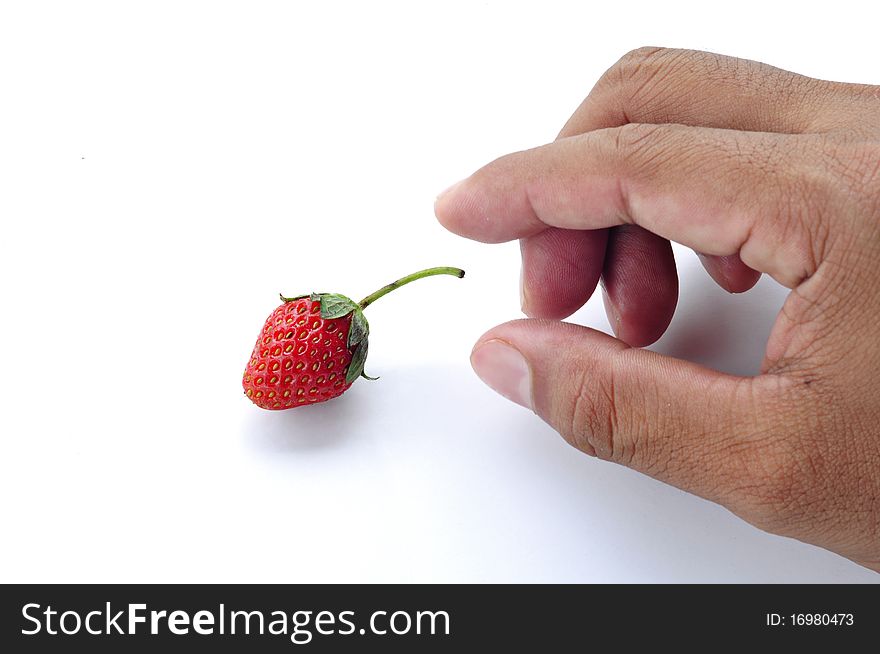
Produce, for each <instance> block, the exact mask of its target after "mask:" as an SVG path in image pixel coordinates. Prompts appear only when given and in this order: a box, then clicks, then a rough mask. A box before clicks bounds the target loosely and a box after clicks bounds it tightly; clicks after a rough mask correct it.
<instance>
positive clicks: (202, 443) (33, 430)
mask: <svg viewBox="0 0 880 654" xmlns="http://www.w3.org/2000/svg"><path fill="white" fill-rule="evenodd" d="M598 4H599V6H592V3H587V2H571V3H554V2H546V1H545V2H541V3H529V4H526V5H519V4H514V3H509V2H504V3H502V2H463V3H456V2H450V1H449V0H445V1H444V2H443V3H435V4H433V5H428V4H426V3H414V2H409V3H403V2H401V3H399V4H385V3H377V2H369V3H355V2H352V3H338V2H324V3H317V2H314V3H294V2H281V3H268V2H237V3H230V2H206V3H192V2H155V1H154V2H148V3H147V2H144V3H118V2H107V3H83V2H77V3H68V2H63V3H56V4H47V3H41V2H28V3H15V6H11V5H12V3H5V4H4V5H3V8H2V9H0V117H2V118H0V221H2V240H0V273H2V280H3V281H2V284H3V286H2V302H3V307H4V312H5V318H3V319H2V322H0V334H2V339H0V355H2V364H3V374H2V377H0V392H2V398H3V400H2V402H3V404H2V415H0V432H2V444H0V448H2V449H0V520H2V536H0V580H2V581H96V582H97V581H132V582H134V581H142V582H143V581H188V582H189V581H192V582H194V581H217V582H219V581H261V582H276V581H277V582H305V581H314V582H330V581H388V582H390V581H530V582H531V581H603V582H604V581H624V582H636V581H644V582H655V581H770V582H776V581H820V582H825V581H829V582H830V581H841V582H843V581H846V582H860V581H867V582H870V581H877V576H876V575H874V574H873V573H870V572H868V571H867V570H865V569H862V568H860V567H858V566H856V565H854V564H852V563H850V562H848V561H846V560H844V559H842V558H840V557H838V556H836V555H833V554H830V553H828V552H825V551H822V550H819V549H817V548H814V547H811V546H807V545H804V544H801V543H798V542H794V541H791V540H788V539H783V538H778V537H775V536H770V535H768V534H765V533H763V532H759V531H757V530H756V529H754V528H752V527H751V526H749V525H747V524H746V523H744V522H741V521H740V520H738V519H737V518H735V517H734V516H732V515H731V514H729V513H728V512H726V511H725V510H724V509H721V508H719V507H717V506H715V505H712V504H709V503H707V502H704V501H702V500H699V499H697V498H695V497H692V496H689V495H686V494H684V493H682V492H679V491H677V490H676V489H674V488H671V487H668V486H665V485H663V484H660V483H658V482H655V481H653V480H651V479H648V478H645V477H642V476H640V475H638V474H636V473H634V472H631V471H629V470H626V469H624V468H620V467H617V466H614V465H612V464H608V463H603V462H600V461H596V460H593V459H590V458H588V457H587V456H584V455H581V454H579V453H578V452H577V451H575V450H573V449H571V448H570V447H569V446H568V445H566V444H565V443H564V442H563V441H562V440H561V439H560V438H558V437H557V436H556V435H555V434H554V432H552V430H550V429H549V428H548V427H546V426H545V425H544V424H543V423H542V422H541V421H540V420H539V419H538V418H536V417H535V416H533V415H531V414H530V413H528V412H526V411H524V410H522V409H520V408H518V407H516V406H513V405H511V404H509V403H508V402H506V401H504V400H503V399H502V398H500V397H499V396H496V395H495V394H494V393H493V392H492V391H490V390H489V389H487V388H486V387H484V386H483V385H482V384H481V383H480V382H479V381H478V380H477V379H476V377H475V376H474V375H473V373H472V371H471V369H470V367H469V364H468V355H469V352H470V348H471V345H472V343H473V342H474V340H475V339H476V338H477V337H478V336H479V335H480V334H481V333H482V332H483V331H484V330H486V329H488V328H489V327H490V326H492V325H494V324H496V323H499V322H502V321H505V320H508V319H511V318H515V317H518V316H519V315H520V314H519V306H518V291H517V279H518V274H519V255H518V248H517V246H516V245H515V244H508V245H503V246H485V245H479V244H476V243H470V242H466V241H464V240H461V239H458V238H456V237H454V236H452V235H450V234H448V233H446V232H445V231H444V230H443V229H442V228H441V227H440V226H439V225H438V224H437V223H436V222H435V220H434V218H433V211H432V204H433V200H434V197H435V195H436V194H437V193H438V192H439V191H440V190H442V189H443V188H444V187H446V186H447V185H448V184H450V183H452V182H454V181H456V180H457V179H458V178H460V177H463V176H464V175H466V174H468V173H470V172H471V171H472V170H473V169H475V168H477V167H478V166H480V165H482V164H483V163H485V162H487V161H489V160H491V159H493V158H495V157H497V156H500V155H501V154H504V153H507V152H509V151H513V150H517V149H522V148H526V147H531V146H534V145H538V144H540V143H543V142H546V141H549V140H552V139H553V137H554V136H555V134H556V132H557V130H558V129H559V128H560V126H561V125H562V124H563V122H564V121H565V119H566V118H567V117H568V116H569V114H570V113H571V112H572V111H573V110H574V108H575V107H576V106H577V104H578V103H579V102H580V100H581V99H582V98H583V96H584V95H585V94H586V93H587V92H588V91H589V89H590V87H591V86H592V84H593V82H594V81H595V80H596V79H597V78H598V77H599V76H600V75H601V73H602V72H603V71H604V70H605V69H606V68H607V67H608V66H610V65H611V64H612V63H613V62H614V61H615V60H616V59H617V58H618V57H619V56H621V55H622V54H624V53H625V52H626V51H627V50H630V49H632V48H635V47H638V46H642V45H665V46H677V47H690V48H699V49H709V50H714V51H719V52H723V53H726V54H734V55H738V56H743V57H748V58H753V59H760V60H764V61H767V62H769V63H772V64H775V65H777V66H780V67H783V68H788V69H792V70H796V71H798V72H802V73H806V74H809V75H812V76H817V77H825V78H831V79H837V80H846V81H862V82H873V83H877V82H880V79H878V71H877V66H876V64H877V50H876V47H877V31H876V30H877V25H878V18H880V16H878V13H880V11H878V9H876V8H871V6H872V4H871V3H864V2H862V3H847V2H835V3H831V4H821V5H820V4H819V3H815V5H812V4H810V5H808V4H806V3H799V4H797V5H795V4H794V3H770V2H736V3H727V4H718V3H705V2H694V3H678V4H676V3H659V2H628V3H625V7H624V6H623V5H621V4H620V3H598ZM783 6H788V7H790V8H789V9H784V8H783ZM811 7H815V9H811ZM871 14H873V15H871ZM678 254H679V255H680V256H679V263H680V267H681V273H682V284H681V301H680V305H679V310H678V313H677V314H676V317H675V320H674V322H673V324H672V327H671V329H670V330H669V332H668V334H667V335H666V336H665V337H664V338H663V339H662V340H661V341H660V343H659V344H658V345H657V346H656V348H657V349H658V350H660V351H663V352H667V353H671V354H675V355H678V356H685V357H688V358H691V359H694V360H698V361H701V362H704V363H707V364H709V365H715V366H717V367H721V368H723V369H725V370H729V371H734V372H740V373H752V372H754V371H756V369H757V366H758V364H759V361H760V357H761V353H762V350H763V344H764V341H765V339H766V336H767V333H768V331H769V329H770V326H771V324H772V321H773V317H774V314H775V312H776V311H777V310H778V308H779V306H780V305H781V302H782V299H783V297H784V293H783V291H782V290H781V289H780V288H779V287H777V286H775V285H774V284H773V283H772V282H770V281H768V280H763V281H762V282H761V283H760V284H759V286H758V287H757V288H756V289H755V290H754V291H752V292H751V293H749V294H747V295H745V296H737V297H732V296H728V295H726V294H725V293H723V292H722V291H720V290H718V289H717V288H715V287H714V286H713V285H712V284H711V283H710V282H709V281H708V277H707V276H706V275H705V274H704V273H703V272H702V270H701V269H700V268H699V266H698V265H697V264H696V259H695V257H693V255H692V254H690V253H689V252H685V251H678ZM433 265H458V266H461V267H463V268H465V269H466V270H467V272H468V276H467V277H466V278H465V279H464V280H462V281H458V280H455V279H452V278H433V279H429V280H423V281H421V282H419V286H418V287H417V286H416V285H413V286H410V287H408V288H406V289H403V290H400V291H398V292H397V293H395V294H393V295H391V296H388V297H387V298H384V299H383V300H382V301H381V302H379V303H377V304H376V305H374V306H372V307H371V308H370V309H369V311H368V313H369V318H370V321H371V326H372V330H373V338H372V342H371V348H370V350H371V357H370V360H369V361H368V364H367V371H368V372H369V373H371V374H373V375H381V377H382V379H381V380H380V381H378V382H375V383H368V382H364V381H359V382H357V383H356V384H355V386H354V387H353V388H352V389H351V390H350V392H348V393H347V394H346V395H345V397H344V398H342V399H339V400H336V401H333V402H330V403H327V404H324V405H320V406H315V407H310V408H305V409H299V410H294V411H288V412H281V413H274V412H273V413H270V412H264V411H261V410H259V409H257V408H255V407H254V406H253V405H251V404H250V403H249V402H248V401H247V400H246V399H245V398H244V397H243V396H242V394H241V388H240V378H241V373H242V370H243V367H244V365H245V362H246V359H247V356H248V354H249V353H250V350H251V347H252V346H253V342H254V340H255V338H256V335H257V332H258V331H259V328H260V326H261V324H262V321H263V319H264V318H265V317H266V315H268V314H269V312H270V311H271V310H272V309H273V308H274V307H275V306H276V304H277V299H276V298H277V293H278V292H279V291H284V292H285V293H287V294H298V293H304V292H308V291H312V290H316V291H325V290H326V291H336V292H341V293H345V294H347V295H352V296H354V297H356V298H357V297H361V296H363V295H365V294H367V293H369V292H370V291H372V290H374V289H375V288H378V287H379V286H381V285H382V284H384V283H386V282H388V281H391V280H392V279H394V278H396V277H399V276H400V275H402V274H406V273H409V272H411V271H414V270H417V269H420V268H424V267H428V266H433ZM597 300H598V298H594V299H593V300H592V301H591V302H590V303H589V304H588V305H587V307H586V308H585V309H584V310H582V311H581V312H579V313H578V314H576V315H575V316H574V317H573V318H572V320H574V321H576V322H580V323H583V324H587V325H590V326H593V327H596V328H599V329H607V323H606V321H605V318H604V315H603V314H602V311H601V301H600V300H598V301H597Z"/></svg>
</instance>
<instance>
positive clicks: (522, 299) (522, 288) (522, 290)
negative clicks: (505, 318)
mask: <svg viewBox="0 0 880 654" xmlns="http://www.w3.org/2000/svg"><path fill="white" fill-rule="evenodd" d="M519 306H520V309H522V312H523V313H524V314H526V315H529V311H528V309H527V308H526V284H525V280H524V279H523V269H522V268H520V269H519Z"/></svg>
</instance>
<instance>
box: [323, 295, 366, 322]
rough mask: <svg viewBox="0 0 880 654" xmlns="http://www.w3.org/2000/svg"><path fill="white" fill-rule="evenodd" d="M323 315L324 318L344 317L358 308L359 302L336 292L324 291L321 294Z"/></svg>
mask: <svg viewBox="0 0 880 654" xmlns="http://www.w3.org/2000/svg"><path fill="white" fill-rule="evenodd" d="M320 298H321V317H322V318H342V316H347V315H348V314H350V313H351V312H352V311H354V310H355V309H357V308H358V305H357V303H356V302H355V301H354V300H352V299H350V298H347V297H345V296H344V295H337V294H336V293H322V294H321V296H320Z"/></svg>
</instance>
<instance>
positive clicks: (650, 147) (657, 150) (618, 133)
mask: <svg viewBox="0 0 880 654" xmlns="http://www.w3.org/2000/svg"><path fill="white" fill-rule="evenodd" d="M675 130H676V126H674V125H654V124H651V123H627V124H626V125H622V126H621V127H615V128H613V129H612V130H610V131H611V132H612V133H613V138H614V142H613V149H614V153H615V154H616V156H617V158H618V160H620V161H621V162H623V163H624V164H626V165H628V166H638V167H641V166H642V165H643V164H647V163H650V162H653V163H655V164H658V165H661V164H662V162H663V161H665V160H666V159H667V157H668V156H672V154H673V153H674V148H672V147H669V145H670V144H669V143H668V141H669V138H668V137H669V136H670V135H671V134H672V132H674V131H675Z"/></svg>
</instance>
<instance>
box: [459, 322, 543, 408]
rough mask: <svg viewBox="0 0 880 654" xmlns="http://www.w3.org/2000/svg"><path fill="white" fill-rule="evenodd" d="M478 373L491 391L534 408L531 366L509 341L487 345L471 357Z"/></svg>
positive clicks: (497, 341)
mask: <svg viewBox="0 0 880 654" xmlns="http://www.w3.org/2000/svg"><path fill="white" fill-rule="evenodd" d="M471 365H472V366H473V367H474V372H476V373H477V376H478V377H479V378H480V379H482V380H483V383H485V384H486V385H487V386H488V387H489V388H491V389H492V390H494V391H495V392H496V393H500V394H501V395H503V396H504V397H506V398H507V399H508V400H510V401H511V402H516V403H517V404H519V405H521V406H524V407H526V408H527V409H531V408H532V380H531V373H530V372H529V364H528V363H527V362H526V360H525V357H523V355H522V354H520V352H519V350H517V349H516V348H515V347H513V346H512V345H510V344H509V343H507V342H505V341H501V340H498V339H493V340H491V341H486V342H485V343H483V344H482V345H480V346H478V347H477V349H475V350H474V351H473V353H472V354H471Z"/></svg>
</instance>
